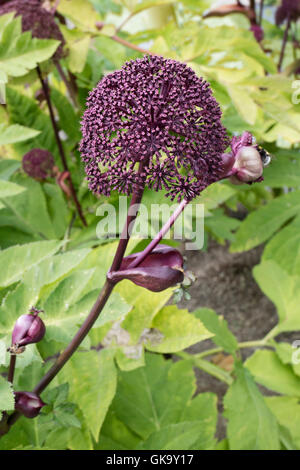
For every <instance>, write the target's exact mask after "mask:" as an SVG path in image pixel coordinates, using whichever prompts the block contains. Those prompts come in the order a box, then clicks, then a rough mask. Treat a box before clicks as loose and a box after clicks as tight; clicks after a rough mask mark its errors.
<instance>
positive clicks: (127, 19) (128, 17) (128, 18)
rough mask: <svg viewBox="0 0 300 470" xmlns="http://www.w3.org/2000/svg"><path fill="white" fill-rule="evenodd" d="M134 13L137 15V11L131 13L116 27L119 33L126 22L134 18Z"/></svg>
mask: <svg viewBox="0 0 300 470" xmlns="http://www.w3.org/2000/svg"><path fill="white" fill-rule="evenodd" d="M134 15H135V13H130V15H128V16H127V17H126V18H125V20H124V21H123V22H122V23H121V24H120V26H118V27H117V29H116V31H117V33H118V32H119V31H121V29H122V28H123V27H124V26H125V24H126V23H127V22H128V21H129V20H131V18H132V17H133V16H134Z"/></svg>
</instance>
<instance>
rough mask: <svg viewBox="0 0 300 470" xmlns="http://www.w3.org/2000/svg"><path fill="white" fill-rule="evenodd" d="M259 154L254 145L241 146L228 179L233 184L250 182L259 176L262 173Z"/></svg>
mask: <svg viewBox="0 0 300 470" xmlns="http://www.w3.org/2000/svg"><path fill="white" fill-rule="evenodd" d="M263 168H264V167H263V162H262V159H261V156H260V154H259V152H258V150H256V149H255V148H254V147H242V148H241V149H240V150H239V151H238V153H237V156H236V159H235V162H234V165H233V167H232V171H231V175H232V176H230V181H231V182H232V183H235V184H241V183H250V182H252V181H256V180H257V179H259V178H261V176H262V174H263Z"/></svg>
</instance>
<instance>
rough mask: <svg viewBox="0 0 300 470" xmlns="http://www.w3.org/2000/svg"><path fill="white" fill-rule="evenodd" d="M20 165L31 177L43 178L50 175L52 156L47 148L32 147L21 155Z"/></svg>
mask: <svg viewBox="0 0 300 470" xmlns="http://www.w3.org/2000/svg"><path fill="white" fill-rule="evenodd" d="M22 166H23V170H24V171H25V173H27V175H28V176H30V177H31V178H36V179H41V180H43V179H46V178H48V177H49V176H52V171H53V166H54V158H53V156H52V154H51V153H50V152H48V150H43V149H39V148H37V149H32V150H30V151H29V152H27V153H26V154H25V155H24V156H23V159H22Z"/></svg>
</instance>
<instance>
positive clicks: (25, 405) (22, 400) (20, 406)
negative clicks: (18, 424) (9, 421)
mask: <svg viewBox="0 0 300 470" xmlns="http://www.w3.org/2000/svg"><path fill="white" fill-rule="evenodd" d="M45 405H46V403H44V402H43V400H41V398H40V397H39V396H38V395H37V394H36V393H32V392H15V408H16V410H17V411H19V412H20V413H22V414H23V415H24V416H26V418H35V417H36V416H37V415H38V414H39V412H40V411H41V409H42V408H43V406H45Z"/></svg>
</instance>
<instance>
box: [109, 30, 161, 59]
mask: <svg viewBox="0 0 300 470" xmlns="http://www.w3.org/2000/svg"><path fill="white" fill-rule="evenodd" d="M110 39H112V40H113V41H116V42H118V43H119V44H122V45H123V46H125V47H129V49H133V50H134V51H137V52H141V54H149V55H156V54H154V52H150V51H148V50H147V49H143V48H141V47H139V46H136V45H135V44H132V43H131V42H128V41H126V40H125V39H122V38H119V36H115V35H114V36H110Z"/></svg>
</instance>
